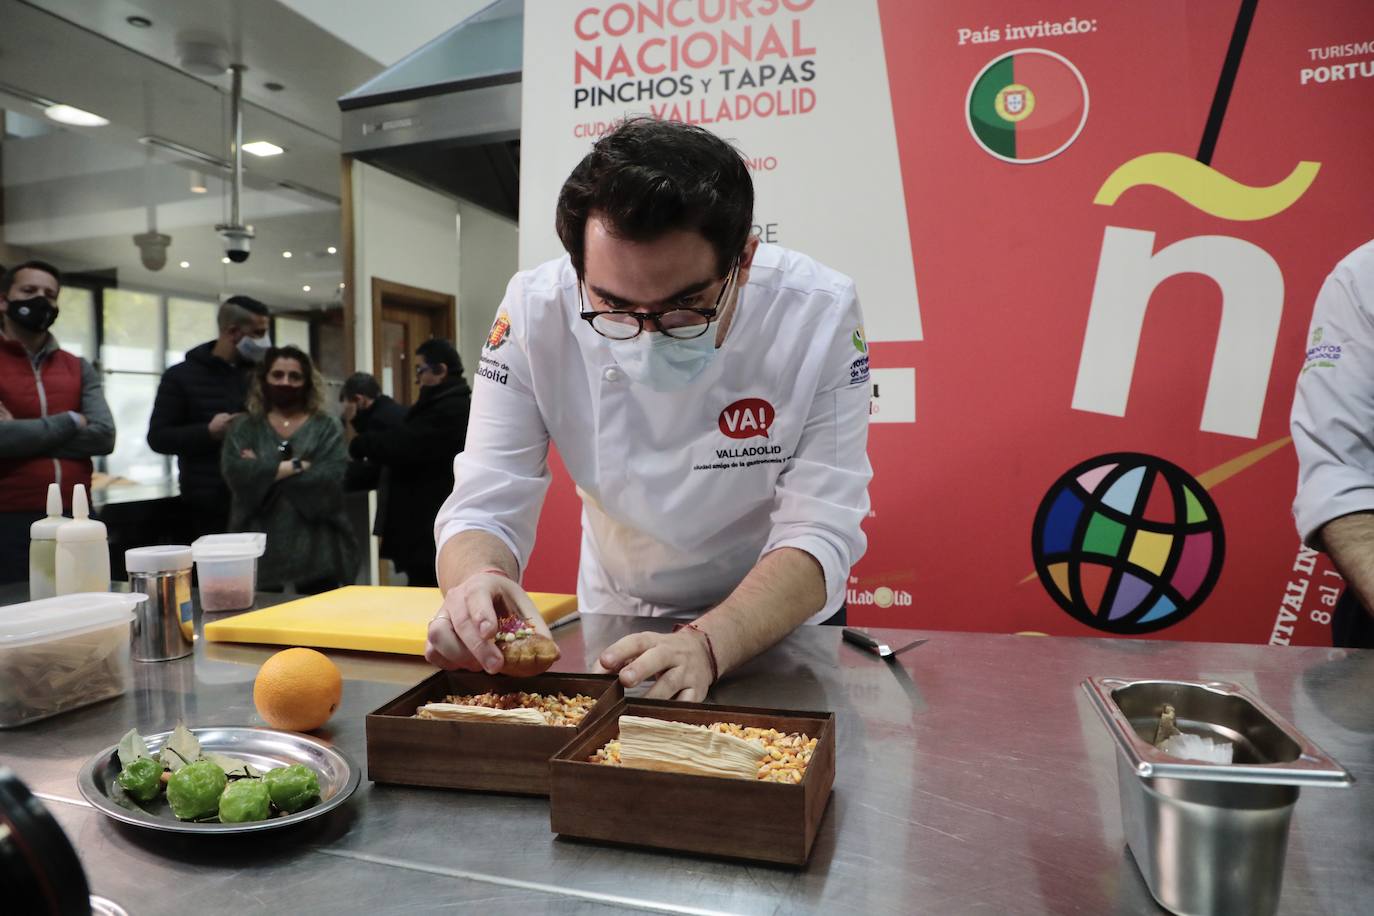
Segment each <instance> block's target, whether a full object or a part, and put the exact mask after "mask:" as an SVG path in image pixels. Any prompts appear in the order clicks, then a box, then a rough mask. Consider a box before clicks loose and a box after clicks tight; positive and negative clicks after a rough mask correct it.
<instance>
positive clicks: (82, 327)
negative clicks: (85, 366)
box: [52, 286, 95, 362]
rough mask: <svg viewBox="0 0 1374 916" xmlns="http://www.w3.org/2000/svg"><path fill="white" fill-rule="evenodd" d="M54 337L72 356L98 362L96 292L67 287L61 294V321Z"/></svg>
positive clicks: (59, 303) (58, 297) (59, 293)
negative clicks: (96, 356) (96, 353)
mask: <svg viewBox="0 0 1374 916" xmlns="http://www.w3.org/2000/svg"><path fill="white" fill-rule="evenodd" d="M52 334H53V336H54V337H56V338H57V341H58V343H60V344H61V345H62V349H64V350H66V351H67V352H68V353H75V354H76V355H77V356H83V357H85V358H86V359H88V360H90V361H91V362H94V361H95V293H93V292H91V290H89V289H86V288H84V287H81V286H64V287H62V289H61V290H60V291H59V292H58V294H57V321H55V322H53V326H52Z"/></svg>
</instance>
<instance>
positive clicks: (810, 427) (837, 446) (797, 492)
mask: <svg viewBox="0 0 1374 916" xmlns="http://www.w3.org/2000/svg"><path fill="white" fill-rule="evenodd" d="M844 298H845V302H844V309H843V312H842V317H841V319H840V321H839V322H838V324H837V325H836V326H835V329H834V336H833V338H832V339H831V342H830V344H829V346H828V348H827V350H826V353H825V356H824V362H823V364H822V366H821V378H820V382H819V384H818V385H817V391H816V396H815V399H814V400H813V401H812V404H811V410H810V413H809V414H808V416H807V418H806V426H805V427H804V428H803V429H802V434H801V441H800V442H799V443H798V444H797V451H796V454H795V455H794V456H793V458H792V461H791V463H790V464H789V465H788V467H787V468H786V469H785V470H784V471H783V472H782V474H781V475H780V476H779V477H778V488H777V492H776V494H775V495H774V497H773V514H772V518H771V521H772V530H771V531H770V533H769V537H768V543H767V545H766V546H765V547H764V549H763V552H764V553H768V552H769V551H771V550H776V549H778V548H779V547H795V548H797V549H798V550H804V551H806V552H807V553H809V554H810V555H811V556H813V557H815V558H816V561H817V562H818V563H820V565H821V569H822V571H823V572H824V574H825V591H826V604H825V609H824V611H823V615H824V616H829V615H830V614H833V613H835V611H837V610H839V608H840V605H842V604H843V603H844V596H845V590H846V589H845V586H846V584H847V583H848V581H849V568H850V567H851V566H853V565H854V564H855V563H856V562H858V560H859V558H860V557H862V556H863V553H864V550H865V548H866V547H867V546H868V540H867V538H866V537H865V536H864V532H863V529H862V528H861V527H860V526H861V525H862V523H863V521H864V519H865V518H867V517H868V506H869V502H868V482H869V480H871V479H872V477H873V468H872V467H871V466H870V465H869V463H868V407H869V393H870V390H871V385H870V383H869V380H868V354H867V352H866V351H861V350H860V349H859V348H858V347H857V346H856V345H855V341H856V340H860V341H862V339H863V338H862V333H861V331H860V329H861V328H862V326H863V316H862V314H861V312H860V310H859V301H858V297H857V296H855V294H854V291H853V287H852V286H851V287H849V289H848V292H847V293H846V295H845V297H844ZM856 332H860V333H857V334H856ZM866 346H867V345H866V344H865V347H866Z"/></svg>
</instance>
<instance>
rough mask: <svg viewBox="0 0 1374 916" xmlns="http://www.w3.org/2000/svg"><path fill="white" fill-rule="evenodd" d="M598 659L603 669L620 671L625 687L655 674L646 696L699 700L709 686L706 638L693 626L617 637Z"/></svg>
mask: <svg viewBox="0 0 1374 916" xmlns="http://www.w3.org/2000/svg"><path fill="white" fill-rule="evenodd" d="M597 660H598V661H599V662H600V664H601V667H602V668H603V669H605V670H606V671H619V672H620V683H621V684H623V685H624V686H626V687H634V686H635V685H636V684H641V683H643V682H644V681H647V680H650V679H654V678H656V679H657V683H655V684H654V686H653V687H651V688H650V689H649V692H648V693H647V694H645V696H646V697H648V698H649V699H654V700H684V701H688V702H698V703H699V702H701V701H702V700H704V699H706V691H707V690H709V689H710V687H711V659H710V657H709V656H708V655H707V654H706V642H705V640H704V639H702V637H701V634H699V633H696V632H693V631H692V630H679V631H678V632H676V633H666V634H665V633H635V634H633V635H631V636H626V637H625V638H624V639H620V640H617V641H616V642H615V643H613V644H612V645H611V646H610V647H609V648H608V649H606V651H604V652H602V653H601V656H600V658H599V659H597Z"/></svg>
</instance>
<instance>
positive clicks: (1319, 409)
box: [1290, 242, 1374, 545]
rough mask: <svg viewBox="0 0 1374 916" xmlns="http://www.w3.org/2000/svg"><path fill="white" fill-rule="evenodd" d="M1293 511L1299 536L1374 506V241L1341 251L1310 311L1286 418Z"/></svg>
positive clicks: (1309, 537) (1305, 540)
mask: <svg viewBox="0 0 1374 916" xmlns="http://www.w3.org/2000/svg"><path fill="white" fill-rule="evenodd" d="M1290 425H1291V427H1292V431H1293V446H1294V448H1295V449H1296V450H1297V453H1298V494H1297V498H1296V499H1294V501H1293V515H1294V517H1295V518H1296V520H1297V524H1298V533H1299V534H1301V535H1302V539H1303V543H1305V544H1308V545H1312V538H1313V536H1314V535H1315V534H1316V533H1317V531H1318V530H1319V529H1320V528H1321V527H1322V526H1323V525H1325V524H1326V523H1327V522H1329V521H1331V520H1332V519H1335V518H1339V517H1341V516H1342V515H1349V514H1350V513H1352V512H1374V242H1368V243H1366V244H1364V245H1362V246H1361V247H1359V248H1357V249H1355V250H1354V251H1353V252H1351V253H1350V254H1349V255H1347V256H1346V257H1345V259H1344V260H1342V261H1341V262H1340V263H1339V264H1337V265H1336V269H1335V270H1333V271H1332V272H1331V275H1330V276H1329V277H1327V278H1326V282H1325V283H1324V284H1323V285H1322V288H1321V292H1320V293H1319V294H1318V295H1317V304H1316V306H1315V307H1314V308H1313V310H1312V326H1311V327H1310V328H1309V329H1308V332H1307V354H1306V359H1305V361H1304V362H1303V367H1302V372H1301V374H1299V376H1298V388H1297V393H1296V394H1295V396H1294V398H1293V414H1292V418H1291V423H1290Z"/></svg>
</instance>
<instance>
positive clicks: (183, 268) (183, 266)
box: [181, 261, 191, 270]
mask: <svg viewBox="0 0 1374 916" xmlns="http://www.w3.org/2000/svg"><path fill="white" fill-rule="evenodd" d="M190 266H191V262H190V261H182V262H181V269H182V270H185V269H186V268H188V267H190Z"/></svg>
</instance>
